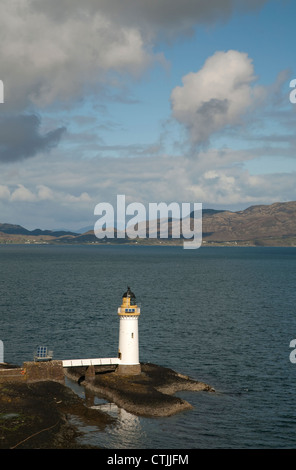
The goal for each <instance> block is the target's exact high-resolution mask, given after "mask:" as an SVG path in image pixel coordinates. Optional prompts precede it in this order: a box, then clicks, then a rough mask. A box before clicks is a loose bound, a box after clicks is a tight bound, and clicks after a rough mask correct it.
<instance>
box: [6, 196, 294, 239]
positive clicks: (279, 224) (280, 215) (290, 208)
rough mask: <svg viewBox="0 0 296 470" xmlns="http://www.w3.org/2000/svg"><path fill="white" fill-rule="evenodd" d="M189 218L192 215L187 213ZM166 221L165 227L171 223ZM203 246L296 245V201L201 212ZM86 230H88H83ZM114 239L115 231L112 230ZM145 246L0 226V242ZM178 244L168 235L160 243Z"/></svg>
mask: <svg viewBox="0 0 296 470" xmlns="http://www.w3.org/2000/svg"><path fill="white" fill-rule="evenodd" d="M191 216H192V217H193V214H191ZM171 222H172V221H171V220H170V222H169V226H170V224H171ZM202 226H203V244H205V245H207V244H242V245H274V246H283V245H285V246H296V201H291V202H278V203H274V204H271V205H257V206H251V207H248V208H247V209H245V210H243V211H237V212H231V211H227V210H215V209H204V210H203V219H202ZM87 228H88V227H87ZM115 236H116V229H115ZM106 242H108V243H117V244H119V243H120V244H122V243H135V242H137V243H145V244H158V243H160V240H159V239H145V240H131V239H129V238H127V237H126V238H125V239H121V238H119V239H116V238H114V239H110V238H109V239H106V238H105V240H99V239H98V238H97V237H96V236H95V235H94V231H93V230H88V231H86V232H85V233H77V232H71V231H66V230H65V231H64V230H61V231H52V230H40V229H35V230H31V231H30V230H27V229H25V228H24V227H22V226H20V225H13V224H8V223H3V224H0V243H54V244H65V243H67V244H89V243H106ZM178 242H179V243H182V240H174V239H172V238H171V237H170V236H169V238H168V239H167V240H164V239H161V243H171V244H176V243H178Z"/></svg>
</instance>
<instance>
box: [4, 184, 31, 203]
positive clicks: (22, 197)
mask: <svg viewBox="0 0 296 470" xmlns="http://www.w3.org/2000/svg"><path fill="white" fill-rule="evenodd" d="M10 200H11V201H12V202H35V201H36V200H37V198H36V195H35V194H33V193H32V191H30V190H29V189H28V188H25V186H23V185H22V184H19V185H18V188H17V189H15V190H14V191H13V192H12V194H11V197H10Z"/></svg>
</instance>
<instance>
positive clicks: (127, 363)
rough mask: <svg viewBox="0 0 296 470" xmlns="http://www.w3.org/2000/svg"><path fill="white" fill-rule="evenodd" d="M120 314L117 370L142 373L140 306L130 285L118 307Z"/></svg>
mask: <svg viewBox="0 0 296 470" xmlns="http://www.w3.org/2000/svg"><path fill="white" fill-rule="evenodd" d="M118 315H119V321H120V324H119V346H118V358H119V359H120V364H119V365H118V368H117V372H118V373H120V374H128V375H136V374H140V373H141V365H140V362H139V333H138V319H139V315H140V308H139V307H138V306H137V305H136V297H135V294H134V293H133V292H132V291H131V290H130V288H129V287H128V288H127V291H126V292H125V293H124V294H123V296H122V305H121V307H119V308H118Z"/></svg>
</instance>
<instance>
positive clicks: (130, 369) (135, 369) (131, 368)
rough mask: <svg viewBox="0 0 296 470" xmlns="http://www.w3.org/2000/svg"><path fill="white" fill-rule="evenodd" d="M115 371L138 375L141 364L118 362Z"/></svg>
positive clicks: (121, 373) (122, 373) (120, 373)
mask: <svg viewBox="0 0 296 470" xmlns="http://www.w3.org/2000/svg"><path fill="white" fill-rule="evenodd" d="M115 373H116V374H119V375H140V374H141V364H131V365H130V364H128V365H126V364H119V365H118V366H117V368H116V371H115Z"/></svg>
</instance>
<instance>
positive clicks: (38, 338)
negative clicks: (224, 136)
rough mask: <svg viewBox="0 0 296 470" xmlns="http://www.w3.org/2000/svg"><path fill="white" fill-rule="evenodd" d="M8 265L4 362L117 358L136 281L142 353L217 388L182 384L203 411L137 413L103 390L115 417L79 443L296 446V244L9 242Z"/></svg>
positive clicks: (1, 250) (2, 254) (1, 298)
mask: <svg viewBox="0 0 296 470" xmlns="http://www.w3.org/2000/svg"><path fill="white" fill-rule="evenodd" d="M0 266H1V270H0V312H1V314H0V339H2V340H3V341H4V345H5V353H4V357H5V361H7V362H13V363H16V364H22V363H23V361H26V360H32V359H33V351H34V349H35V347H36V346H37V345H39V344H45V345H47V346H48V347H49V348H50V349H53V351H54V358H55V359H71V358H88V357H108V356H110V357H113V356H116V355H117V347H118V326H119V325H118V317H117V308H118V306H119V305H120V304H121V297H122V294H123V292H124V291H125V290H126V287H127V285H129V286H130V287H131V288H132V290H133V291H134V292H135V294H136V296H137V301H138V303H140V304H141V316H140V319H139V334H140V360H141V361H143V362H148V361H150V362H154V363H157V364H159V365H163V366H166V367H171V368H173V369H174V370H177V371H179V372H181V373H184V374H187V375H190V376H191V377H192V378H194V379H197V380H202V381H205V382H207V383H209V384H210V385H212V386H213V387H214V388H215V389H216V393H215V394H209V393H205V392H201V393H197V392H195V393H192V392H182V393H179V394H178V395H179V396H182V397H183V398H185V399H186V400H188V401H189V402H190V403H191V404H193V406H194V409H193V410H190V411H186V412H184V413H180V414H177V415H175V416H172V417H169V418H154V419H149V418H139V417H136V416H134V415H132V414H129V413H126V412H125V411H124V410H120V409H118V408H117V407H116V406H114V405H112V404H111V405H110V404H107V403H105V402H103V401H102V400H100V399H97V400H96V402H95V404H96V406H98V407H101V409H104V410H105V411H106V412H108V413H110V414H111V415H112V416H114V417H116V418H117V420H116V424H115V425H113V426H110V427H109V428H106V429H105V431H101V430H100V429H98V428H96V427H95V426H93V427H84V428H83V430H84V431H85V435H84V437H83V438H82V439H81V442H83V443H85V442H88V443H91V444H96V445H99V446H101V447H105V448H108V449H120V448H121V449H123V448H128V449H144V448H146V449H155V448H156V449H162V448H163V449H165V448H166V449H168V448H169V449H196V448H294V447H296V432H295V431H296V400H295V393H294V391H295V388H296V364H292V363H291V362H290V360H289V354H290V352H291V348H290V347H289V345H290V341H291V340H292V339H294V338H296V311H295V310H296V309H295V303H296V302H295V300H296V296H295V285H296V269H295V268H296V249H295V248H259V247H258V248H251V247H248V248H241V247H225V248H224V247H203V248H200V249H198V250H184V249H182V248H178V247H139V246H101V247H100V246H49V245H34V246H32V245H22V246H20V245H19V246H17V245H11V246H9V245H2V246H0ZM77 391H78V393H80V394H83V388H82V387H78V386H77ZM73 421H75V420H74V419H73ZM78 424H81V426H82V423H78Z"/></svg>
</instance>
